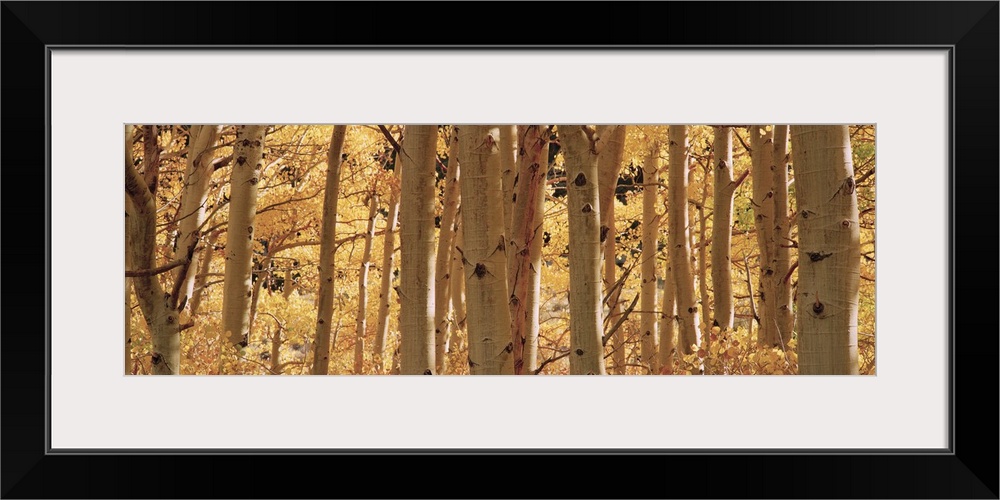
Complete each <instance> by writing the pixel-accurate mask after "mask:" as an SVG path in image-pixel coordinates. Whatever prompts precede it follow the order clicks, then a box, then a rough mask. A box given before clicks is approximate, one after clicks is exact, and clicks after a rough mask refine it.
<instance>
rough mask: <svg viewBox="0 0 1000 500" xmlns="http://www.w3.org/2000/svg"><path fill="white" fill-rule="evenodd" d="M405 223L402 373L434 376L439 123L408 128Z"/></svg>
mask: <svg viewBox="0 0 1000 500" xmlns="http://www.w3.org/2000/svg"><path fill="white" fill-rule="evenodd" d="M406 134H407V140H406V147H405V148H404V149H403V151H402V160H403V163H404V165H405V166H404V167H403V174H402V179H401V190H402V191H401V196H402V197H401V204H402V205H403V206H404V207H406V208H405V210H403V211H402V212H401V213H400V221H399V228H400V234H399V248H400V259H399V261H400V266H399V279H400V281H399V295H400V300H401V301H400V314H399V331H400V350H399V355H400V363H399V370H400V371H399V373H400V374H402V375H433V374H434V369H435V362H434V212H435V206H436V205H437V203H436V200H435V196H434V182H435V179H436V178H437V173H436V172H435V158H436V155H437V127H435V126H432V125H411V126H408V127H407V128H406Z"/></svg>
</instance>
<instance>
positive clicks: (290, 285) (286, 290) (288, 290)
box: [281, 269, 295, 300]
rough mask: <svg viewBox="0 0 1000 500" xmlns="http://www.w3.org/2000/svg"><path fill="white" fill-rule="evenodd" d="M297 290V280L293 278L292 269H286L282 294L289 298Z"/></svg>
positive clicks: (286, 298)
mask: <svg viewBox="0 0 1000 500" xmlns="http://www.w3.org/2000/svg"><path fill="white" fill-rule="evenodd" d="M294 291H295V280H294V279H293V278H292V270H291V269H285V281H284V283H282V286H281V296H282V297H284V298H285V300H288V299H289V298H290V297H291V296H292V292H294Z"/></svg>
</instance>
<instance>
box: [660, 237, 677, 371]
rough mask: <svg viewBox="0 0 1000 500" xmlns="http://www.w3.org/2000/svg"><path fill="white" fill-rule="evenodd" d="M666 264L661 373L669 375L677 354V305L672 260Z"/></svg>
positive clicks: (662, 314) (661, 328)
mask: <svg viewBox="0 0 1000 500" xmlns="http://www.w3.org/2000/svg"><path fill="white" fill-rule="evenodd" d="M667 253H668V254H669V252H667ZM669 258H670V257H669V255H668V260H667V264H666V265H665V266H664V267H666V269H664V273H663V280H664V283H663V303H662V305H661V306H660V349H659V355H660V373H661V374H666V375H669V374H671V373H673V371H674V357H675V355H676V354H677V343H676V340H675V339H676V337H677V307H676V301H675V300H674V297H675V293H674V291H675V289H676V288H677V285H676V282H675V280H674V271H673V266H671V263H670V260H669Z"/></svg>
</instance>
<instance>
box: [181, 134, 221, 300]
mask: <svg viewBox="0 0 1000 500" xmlns="http://www.w3.org/2000/svg"><path fill="white" fill-rule="evenodd" d="M221 130H222V127H221V126H217V125H194V126H192V127H191V130H190V132H189V134H190V135H191V137H190V138H189V140H188V154H187V168H186V170H185V172H184V192H183V194H182V195H181V208H180V210H179V211H178V213H177V218H178V219H180V223H179V224H178V225H179V233H178V236H177V249H176V250H175V251H174V258H175V259H178V258H182V257H183V256H184V251H185V250H186V249H187V248H188V247H189V246H191V244H192V242H193V240H195V239H197V238H198V237H199V235H198V231H200V228H201V226H202V224H203V223H204V222H205V204H206V202H207V201H208V188H209V183H210V182H211V180H212V173H213V171H214V170H215V166H214V165H212V162H211V161H209V159H210V158H208V157H210V156H211V155H208V154H205V150H206V149H208V148H210V147H212V145H214V144H215V141H216V139H217V138H218V135H219V132H220V131H221ZM198 257H199V256H198V254H194V258H193V259H192V262H191V265H190V266H189V267H186V269H187V273H186V275H184V276H181V275H180V270H178V272H177V273H175V275H174V279H177V280H180V281H182V283H181V286H180V293H181V297H182V299H181V301H182V302H184V298H193V297H194V287H195V280H196V278H195V275H196V274H197V271H198V270H199V266H198V260H199V258H198ZM190 302H191V309H190V310H191V311H192V313H193V311H194V301H193V300H192V301H190Z"/></svg>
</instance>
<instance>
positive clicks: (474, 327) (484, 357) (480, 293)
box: [456, 125, 514, 375]
mask: <svg viewBox="0 0 1000 500" xmlns="http://www.w3.org/2000/svg"><path fill="white" fill-rule="evenodd" d="M499 136H500V129H499V127H496V126H489V125H486V126H482V125H474V126H465V127H462V128H461V129H460V130H459V134H458V137H459V142H460V148H461V152H460V155H461V156H460V161H461V163H462V179H461V186H462V226H463V231H464V238H465V246H463V247H456V251H458V252H459V253H460V254H461V255H462V263H463V265H464V278H465V286H466V304H467V308H468V322H467V329H468V336H469V337H468V338H469V371H470V373H472V374H473V375H499V374H501V373H513V363H509V362H508V361H509V360H510V359H511V352H512V351H513V349H514V346H513V342H511V330H510V308H509V306H508V304H507V302H508V297H509V294H508V291H507V243H506V239H505V237H504V221H503V219H504V215H503V210H502V209H500V208H499V207H500V206H501V204H502V203H503V202H504V200H502V198H503V190H502V180H501V172H500V154H499V153H500V147H499V144H498V141H499V138H500V137H499Z"/></svg>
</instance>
